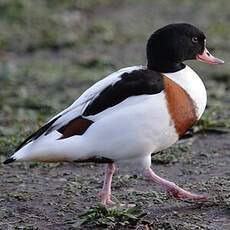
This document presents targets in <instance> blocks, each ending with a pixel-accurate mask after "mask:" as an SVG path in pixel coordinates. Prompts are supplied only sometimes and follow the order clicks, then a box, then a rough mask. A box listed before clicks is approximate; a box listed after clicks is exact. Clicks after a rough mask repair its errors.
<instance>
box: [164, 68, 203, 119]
mask: <svg viewBox="0 0 230 230" xmlns="http://www.w3.org/2000/svg"><path fill="white" fill-rule="evenodd" d="M165 75H166V76H167V77H169V78H170V79H171V80H173V81H174V82H176V83H177V84H178V85H180V86H181V87H182V88H183V89H184V90H185V91H186V92H187V93H188V94H189V96H190V97H191V98H192V100H193V101H194V102H195V105H196V107H197V116H198V118H200V117H201V115H202V114H203V112H204V110H205V107H206V104H207V93H206V89H205V86H204V84H203V82H202V80H201V79H200V77H199V76H198V75H197V74H196V73H195V72H194V71H193V70H192V69H191V68H190V67H189V66H187V65H186V67H185V68H184V69H182V70H180V71H178V72H175V73H165Z"/></svg>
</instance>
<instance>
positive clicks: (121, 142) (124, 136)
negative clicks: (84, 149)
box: [85, 92, 178, 161]
mask: <svg viewBox="0 0 230 230" xmlns="http://www.w3.org/2000/svg"><path fill="white" fill-rule="evenodd" d="M141 97H142V98H140V96H139V97H138V98H139V99H138V100H140V101H141V103H138V100H137V98H135V97H133V103H132V99H129V106H125V105H123V107H122V105H120V106H121V107H122V109H119V107H117V108H116V110H114V111H110V113H108V114H102V115H103V116H102V117H103V118H101V119H100V117H98V120H97V121H96V122H95V123H94V124H93V125H92V126H91V127H90V129H89V130H88V131H87V133H85V134H86V138H87V139H89V143H90V144H91V148H92V149H93V152H92V155H94V154H100V155H101V156H103V157H106V158H110V159H113V160H115V161H116V160H120V159H127V158H136V157H139V156H141V155H149V154H151V153H153V152H157V151H160V150H162V149H165V148H167V147H169V146H170V145H172V144H173V143H175V142H176V141H177V139H178V135H177V133H176V130H175V127H174V125H173V123H172V122H171V118H170V115H169V113H168V109H167V104H166V99H165V95H164V93H163V92H162V93H160V94H157V95H151V96H149V95H148V96H141ZM130 100H131V101H130Z"/></svg>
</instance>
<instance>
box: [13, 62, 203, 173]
mask: <svg viewBox="0 0 230 230" xmlns="http://www.w3.org/2000/svg"><path fill="white" fill-rule="evenodd" d="M141 68H145V67H143V66H134V67H128V68H124V69H121V70H119V71H117V72H115V73H113V74H111V75H109V76H108V77H106V78H105V79H103V80H101V81H99V82H97V83H96V84H95V85H93V86H92V87H90V88H89V89H88V90H87V91H86V92H85V93H83V94H82V96H81V97H79V98H78V99H77V100H76V101H75V102H74V103H73V104H72V105H71V106H70V107H68V108H67V109H65V110H64V111H63V112H61V113H60V114H58V115H57V116H59V115H62V116H61V117H60V118H59V119H58V120H57V121H56V122H55V127H56V130H53V131H52V132H50V133H49V134H48V135H42V136H41V137H39V138H38V139H36V140H35V141H32V142H29V143H28V144H26V145H25V146H24V147H23V148H21V149H20V150H19V151H17V152H16V153H15V154H14V155H13V156H12V157H13V158H14V159H16V160H19V161H20V160H23V161H25V160H27V161H30V160H31V161H33V160H35V161H74V160H81V159H87V158H91V157H104V158H109V159H112V160H113V161H114V162H117V163H118V164H129V163H130V162H132V163H135V165H136V167H137V168H139V169H143V168H148V167H149V166H150V164H151V153H153V152H158V151H161V150H163V149H165V148H168V147H169V146H171V145H172V144H174V143H175V142H176V141H177V140H178V134H177V132H176V130H175V127H174V124H173V122H172V121H171V117H170V114H169V111H168V107H167V101H166V97H165V92H164V90H163V91H162V92H160V93H158V94H153V95H139V96H132V97H129V98H127V99H125V100H124V101H122V102H121V103H119V104H117V105H115V106H113V107H110V108H108V109H106V110H104V111H102V112H100V113H98V114H95V115H91V116H89V117H87V118H89V119H90V120H92V121H93V122H94V123H93V124H92V125H91V126H90V127H89V128H88V129H87V130H86V132H85V133H84V134H83V135H74V136H72V137H69V138H65V139H59V138H60V137H61V136H62V135H61V134H60V133H59V132H58V131H57V129H58V127H61V126H63V125H65V124H66V123H68V122H69V121H70V120H71V119H73V118H74V117H77V116H80V115H81V114H82V113H83V111H84V109H85V107H86V106H87V105H88V104H89V103H90V102H91V101H92V100H94V99H95V98H96V97H97V95H98V94H99V93H100V92H101V91H102V90H103V89H104V88H106V87H107V86H108V85H111V84H114V83H115V82H117V81H119V79H120V78H119V77H120V76H121V74H123V73H125V72H131V71H133V70H137V69H141ZM164 75H165V76H166V77H168V78H170V79H171V80H173V81H174V82H176V83H177V84H178V85H179V86H181V87H182V88H183V89H184V90H185V91H186V92H187V93H188V95H189V96H190V97H191V98H192V100H193V101H194V102H195V105H196V108H197V111H196V112H197V117H198V118H200V117H201V115H202V113H203V112H204V109H205V106H206V101H207V96H206V90H205V87H204V84H203V82H202V81H201V79H200V78H199V77H198V75H197V74H196V73H195V72H194V71H193V70H192V69H191V68H190V67H188V66H186V67H185V68H184V69H182V70H180V71H177V72H175V73H165V74H164ZM57 116H56V117H57Z"/></svg>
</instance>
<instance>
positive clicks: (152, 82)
mask: <svg viewBox="0 0 230 230" xmlns="http://www.w3.org/2000/svg"><path fill="white" fill-rule="evenodd" d="M120 78H121V80H119V81H118V82H116V83H115V84H113V85H109V86H108V87H106V88H105V89H104V90H103V91H102V92H101V93H100V94H99V95H98V96H97V97H96V98H95V99H94V100H93V101H92V102H91V103H90V104H89V105H88V106H87V107H86V109H85V111H84V113H83V116H90V115H95V114H97V113H100V112H102V111H104V110H106V109H108V108H110V107H112V106H115V105H117V104H118V103H120V102H122V101H124V100H125V99H127V98H128V97H131V96H138V95H145V94H147V95H148V94H149V95H150V94H157V93H160V92H161V91H162V90H163V89H164V83H163V77H162V75H161V74H160V73H159V72H155V71H153V70H149V69H140V70H134V71H132V72H130V73H124V74H122V75H121V77H120Z"/></svg>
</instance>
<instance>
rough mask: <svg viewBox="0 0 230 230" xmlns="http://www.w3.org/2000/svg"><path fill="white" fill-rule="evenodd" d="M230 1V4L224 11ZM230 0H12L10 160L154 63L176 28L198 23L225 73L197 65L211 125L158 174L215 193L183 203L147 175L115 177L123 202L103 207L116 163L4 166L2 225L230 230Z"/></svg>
mask: <svg viewBox="0 0 230 230" xmlns="http://www.w3.org/2000/svg"><path fill="white" fill-rule="evenodd" d="M223 6H224V7H223ZM229 10H230V4H229V2H228V1H227V0H221V1H214V0H213V1H209V2H208V3H207V2H206V1H190V0H175V1H150V0H141V1H137V0H133V1H131V0H125V1H120V0H118V1H112V0H107V1H106V0H95V1H92V0H87V1H74V0H73V1H71V0H70V1H59V0H58V1H51V0H50V1H48V0H47V1H45V0H42V1H34V2H31V1H18V0H17V1H16V0H11V1H2V2H1V3H0V18H1V20H0V28H1V33H0V48H1V52H0V61H1V62H0V111H1V112H0V160H1V161H3V160H5V159H6V157H7V156H8V155H9V154H10V153H11V152H12V151H13V150H14V148H15V147H16V146H17V145H18V144H19V143H20V142H21V141H22V140H23V139H24V138H25V137H26V136H27V135H29V134H30V133H32V132H33V131H35V130H36V129H37V128H38V127H40V126H41V125H42V124H43V123H44V122H45V121H47V119H49V118H50V117H52V115H54V114H55V113H57V112H58V111H61V110H63V109H64V108H65V107H66V106H68V105H69V104H70V103H72V101H73V100H74V99H75V98H76V97H78V96H79V95H80V94H81V93H82V92H83V91H84V90H85V89H86V88H87V87H89V86H90V85H92V84H93V83H94V82H95V81H97V80H99V79H101V78H103V77H104V76H106V74H108V73H110V72H112V71H114V70H116V69H119V68H122V67H124V66H131V65H138V64H145V62H146V61H145V42H146V39H147V38H148V36H149V35H150V33H151V32H152V31H153V30H155V29H157V28H159V27H161V26H163V25H165V24H168V23H172V22H181V21H183V22H188V23H192V24H195V25H197V26H199V27H200V28H201V29H202V30H203V31H204V32H205V33H206V35H207V40H208V47H210V50H211V51H212V53H214V54H215V55H216V56H218V57H220V58H222V59H224V60H225V62H226V64H225V65H223V66H209V65H206V64H203V63H196V62H192V61H190V62H187V64H189V65H191V66H192V67H193V69H194V70H195V71H196V72H197V73H198V74H199V75H200V76H201V77H202V79H203V80H204V82H205V85H206V87H207V89H208V106H207V109H206V111H205V114H204V116H203V118H202V120H201V121H200V122H199V123H198V124H197V125H196V126H195V127H194V128H193V129H192V130H191V131H190V134H189V135H187V138H186V139H183V140H181V141H180V142H179V143H178V144H176V145H174V146H173V147H171V148H170V149H168V150H165V151H164V152H162V153H160V154H158V155H155V156H153V158H152V164H153V168H154V170H155V171H156V172H157V173H158V174H159V175H161V176H163V177H165V178H167V179H170V180H171V181H174V182H177V183H178V184H179V185H180V186H182V187H184V188H186V189H188V190H191V191H194V192H198V193H207V194H209V200H208V201H207V202H200V203H197V202H185V201H177V200H175V199H173V198H171V197H169V196H168V195H167V194H166V193H165V192H164V191H162V190H161V189H160V188H158V187H157V186H155V185H154V184H151V183H150V182H149V181H147V180H146V179H145V178H143V177H142V176H140V175H136V176H133V175H123V174H122V175H121V174H119V171H118V172H117V173H116V174H115V176H114V181H113V187H112V190H113V195H114V200H116V202H117V203H126V204H129V205H130V204H131V206H134V207H132V208H129V207H127V206H125V207H116V208H109V209H105V208H103V207H101V206H100V205H98V198H97V196H96V194H97V192H98V191H99V190H100V188H101V186H102V179H103V172H104V168H105V165H96V164H69V163H60V164H40V163H15V164H11V165H7V166H5V165H0V176H1V182H0V183H1V187H0V229H93V228H94V229H182V230H183V229H188V230H190V229H213V230H218V229H220V230H225V229H226V230H228V229H230V221H229V219H230V195H229V194H230V172H229V163H230V154H229V149H230V142H229V140H230V134H229V128H230V120H229V114H230V107H229V102H230V95H229V88H230V74H229V71H230V66H229V65H228V63H229V55H228V53H229V50H230V43H229V41H230V30H229V26H228V24H227V23H228V20H229V19H228V18H229Z"/></svg>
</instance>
